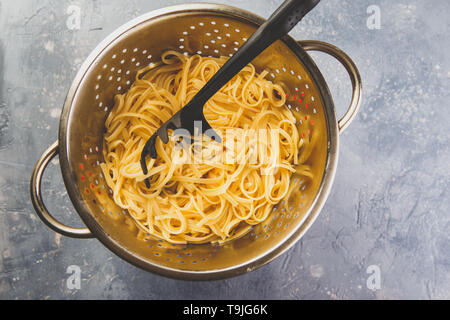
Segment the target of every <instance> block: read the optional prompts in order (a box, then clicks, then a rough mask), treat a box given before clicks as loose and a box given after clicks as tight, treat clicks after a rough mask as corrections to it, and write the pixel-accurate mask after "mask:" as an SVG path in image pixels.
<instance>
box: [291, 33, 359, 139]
mask: <svg viewBox="0 0 450 320" xmlns="http://www.w3.org/2000/svg"><path fill="white" fill-rule="evenodd" d="M298 44H299V45H301V46H302V48H303V49H304V50H306V51H320V52H323V53H327V54H329V55H331V56H332V57H334V58H336V60H338V61H339V62H340V63H341V64H342V65H343V66H344V68H345V69H346V70H347V72H348V75H349V76H350V80H351V81H352V87H353V95H352V101H351V103H350V107H349V108H348V110H347V112H346V113H345V115H344V116H343V117H342V118H341V119H340V120H339V121H338V127H339V132H340V133H342V132H343V131H344V130H345V129H346V128H347V126H348V125H349V124H350V123H351V122H352V121H353V119H355V117H356V114H357V113H358V110H359V106H360V105H361V97H362V82H361V75H360V74H359V71H358V68H357V67H356V65H355V63H354V62H353V60H352V59H351V58H350V57H349V56H348V55H347V54H346V53H345V52H344V51H342V50H341V49H339V48H338V47H336V46H334V45H331V44H329V43H326V42H322V41H317V40H305V41H298Z"/></svg>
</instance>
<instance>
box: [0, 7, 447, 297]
mask: <svg viewBox="0 0 450 320" xmlns="http://www.w3.org/2000/svg"><path fill="white" fill-rule="evenodd" d="M182 2H187V1H186V0H152V1H148V0H127V1H123V0H73V1H60V0H15V1H13V0H0V299H138V298H139V299H182V298H193V299H226V298H233V299H430V298H435V299H449V298H450V213H449V211H450V191H449V187H450V150H449V141H450V139H449V138H450V125H449V124H450V108H449V101H450V96H449V88H450V60H449V59H450V58H449V57H450V55H449V54H448V52H449V50H450V40H449V36H448V35H449V33H450V28H449V21H450V20H449V19H448V16H449V14H450V3H449V2H448V1H447V0H434V1H425V0H403V1H391V0H361V1H350V0H348V1H344V0H328V1H326V0H323V1H322V3H321V4H320V5H319V6H318V7H317V8H316V10H315V11H314V12H312V13H311V14H310V15H309V16H308V17H307V18H305V20H304V21H303V22H302V23H301V25H298V26H297V27H296V28H295V29H294V30H293V31H292V32H291V35H292V36H294V37H295V38H297V39H318V40H324V41H327V42H330V43H333V44H335V45H337V46H339V47H341V48H342V49H344V50H345V51H346V52H347V53H348V54H349V55H350V56H351V57H352V58H353V59H354V60H355V62H356V64H357V65H358V67H359V70H360V72H361V75H362V78H363V81H364V100H363V104H362V107H361V111H360V113H359V115H358V116H357V118H356V120H355V121H354V122H353V123H352V125H351V126H350V127H349V128H348V130H347V131H346V132H345V133H343V134H342V136H341V140H340V143H341V145H340V159H339V166H338V173H337V176H336V179H335V183H334V185H333V189H332V192H331V194H330V197H329V198H328V200H327V203H326V205H325V207H324V209H323V211H322V213H321V215H320V217H319V218H318V220H317V221H316V222H315V224H314V225H313V227H312V228H311V229H310V230H309V232H308V233H307V234H306V235H305V237H304V238H303V239H302V240H301V241H300V242H298V243H297V244H296V245H295V246H294V247H293V248H292V249H290V250H289V251H288V252H287V253H285V254H284V255H283V256H281V257H279V258H278V259H276V260H275V261H273V262H272V263H270V264H268V265H266V266H264V267H262V268H260V269H258V270H256V271H254V272H251V273H249V274H246V275H243V276H239V277H237V278H232V279H228V280H222V281H214V282H200V283H198V282H187V281H177V280H172V279H166V278H163V277H160V276H157V275H153V274H149V273H147V272H144V271H142V270H140V269H137V268H135V267H134V266H132V265H130V264H128V263H127V262H125V261H122V260H120V259H119V258H117V257H116V256H115V255H114V254H113V253H111V252H110V251H108V250H107V249H105V248H104V247H103V246H102V245H101V244H100V243H99V242H98V241H97V240H74V239H70V238H65V237H60V236H58V235H56V234H55V233H53V232H52V231H50V230H49V229H48V228H47V227H46V226H45V225H44V224H43V223H42V222H41V221H40V220H39V219H38V218H37V217H36V215H35V213H34V210H33V208H32V206H31V203H30V200H29V191H28V188H29V186H28V184H29V178H30V175H31V171H32V169H33V166H34V163H35V161H36V160H37V158H38V157H39V156H40V154H41V153H42V152H43V151H44V149H45V148H47V147H48V146H49V145H50V144H51V143H52V142H54V141H55V140H56V139H57V132H58V124H59V122H58V121H59V116H60V111H61V108H62V104H63V101H64V98H65V95H66V93H67V90H68V88H69V86H70V84H71V82H72V80H73V77H74V76H75V74H76V72H77V70H78V68H79V66H80V65H81V63H82V61H83V60H84V59H85V58H86V57H87V55H88V54H89V52H90V51H91V50H92V49H93V48H94V47H95V46H96V45H97V44H98V43H99V42H100V41H101V40H102V39H103V38H104V37H105V36H107V35H108V34H109V33H110V32H112V31H113V30H114V29H115V28H117V27H119V26H120V25H121V24H123V23H125V22H127V21H128V20H130V19H132V18H133V17H136V16H138V15H140V14H143V13H145V12H148V11H150V10H153V9H156V8H160V7H164V6H167V5H172V4H178V3H182ZM211 2H214V1H211ZM216 2H219V1H216ZM223 2H224V3H227V4H230V5H234V6H237V7H241V8H244V9H247V10H250V11H253V12H255V13H256V14H259V15H261V16H264V17H268V16H269V14H270V13H271V12H272V11H273V10H274V9H275V8H276V7H277V5H278V4H279V3H280V2H281V0H270V1H269V0H254V1H244V0H223ZM71 5H75V6H76V7H78V8H80V14H81V15H80V17H81V19H80V28H79V30H77V29H76V28H75V30H70V29H69V27H70V26H72V27H73V26H74V23H75V25H76V21H68V20H69V18H71V14H70V12H71V11H70V10H69V7H70V6H71ZM373 5H375V6H376V7H375V10H376V8H379V10H380V18H381V19H380V26H379V27H380V28H379V29H378V28H375V29H373V28H369V27H370V26H371V22H373V20H372V18H371V17H372V15H373V12H376V11H371V10H372V8H373V7H370V6H373ZM68 10H69V11H68ZM368 23H369V24H368ZM368 26H369V27H368ZM312 55H313V57H314V59H315V60H316V61H317V63H318V65H319V67H320V69H321V70H322V71H323V74H324V76H325V77H326V79H327V81H328V83H329V85H330V88H331V91H332V94H333V97H334V100H335V104H336V106H337V109H338V114H343V112H344V110H345V108H346V105H347V104H348V102H349V99H350V84H349V83H348V79H347V76H346V74H345V71H344V69H343V68H342V67H341V66H340V65H339V64H338V63H337V62H335V61H333V60H332V59H331V58H329V57H326V56H325V55H323V54H312ZM54 164H55V165H54V166H52V167H51V168H50V169H49V170H48V172H46V174H45V179H44V182H43V187H44V192H45V198H46V201H47V203H48V207H49V208H50V210H51V211H52V212H55V214H56V216H57V217H58V218H60V219H61V220H63V221H64V222H66V223H68V224H72V225H74V226H81V225H82V224H81V222H80V221H79V219H78V217H77V214H76V213H75V211H74V209H73V207H72V205H71V203H70V201H69V200H68V197H67V194H66V192H65V188H64V184H63V182H62V178H61V175H60V171H59V168H58V164H57V161H55V163H54ZM70 265H77V266H79V267H80V268H81V287H80V289H70V288H68V287H67V278H68V277H69V276H70V275H69V274H67V273H66V271H67V267H68V266H70ZM378 271H379V272H378ZM373 272H375V273H373ZM377 275H379V276H380V277H379V280H380V282H379V283H377V282H376V281H375V282H372V281H371V280H373V279H376V278H374V277H376V276H377ZM378 284H379V285H378Z"/></svg>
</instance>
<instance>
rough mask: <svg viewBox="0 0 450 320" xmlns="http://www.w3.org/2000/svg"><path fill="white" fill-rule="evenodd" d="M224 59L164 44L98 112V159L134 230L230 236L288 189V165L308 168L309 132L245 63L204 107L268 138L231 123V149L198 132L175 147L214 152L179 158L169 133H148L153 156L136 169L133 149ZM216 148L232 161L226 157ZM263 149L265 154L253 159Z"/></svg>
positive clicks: (220, 125) (263, 215)
mask: <svg viewBox="0 0 450 320" xmlns="http://www.w3.org/2000/svg"><path fill="white" fill-rule="evenodd" d="M225 62H226V58H224V57H222V58H211V57H201V56H199V55H194V56H185V55H182V54H180V53H177V52H175V51H168V52H166V53H164V54H163V55H162V58H161V62H160V63H158V64H155V65H153V66H149V67H146V68H144V69H142V70H140V71H139V72H138V73H137V76H136V81H135V83H134V84H133V85H132V87H131V88H130V89H129V91H128V92H127V93H125V94H121V95H117V96H116V97H115V106H114V108H113V109H112V111H111V113H110V114H109V116H108V118H107V120H106V122H105V125H106V133H105V137H104V150H105V163H102V164H101V168H102V170H103V173H104V176H105V178H106V182H107V185H108V186H109V187H110V188H111V190H112V192H113V199H114V201H115V203H116V204H117V205H118V206H120V207H121V208H123V209H125V210H127V211H128V213H129V216H130V217H131V218H132V219H133V220H134V221H135V223H136V225H137V226H138V227H139V228H140V229H141V230H142V231H144V232H145V233H147V234H149V235H151V236H154V237H155V238H157V239H164V240H167V241H169V242H171V243H204V242H217V241H219V242H222V241H225V240H230V239H233V238H236V237H240V236H242V235H243V234H245V233H246V232H248V230H250V228H251V226H253V225H255V224H258V223H261V222H262V221H264V220H265V219H267V217H268V216H269V214H270V212H272V209H273V206H274V205H275V204H277V203H278V202H280V201H282V200H283V199H286V198H287V197H288V196H289V194H291V193H292V191H293V189H294V187H293V185H294V184H293V183H291V177H292V175H293V174H294V173H298V174H301V175H303V176H305V177H307V178H312V172H311V169H310V167H309V166H308V165H307V164H305V162H306V161H307V159H308V158H309V155H310V154H311V152H312V148H313V146H314V140H315V139H313V138H312V139H308V140H305V139H302V138H300V134H299V132H298V129H297V126H296V118H295V116H294V115H293V114H292V112H291V110H289V109H288V108H287V107H286V105H285V102H286V101H285V96H286V95H285V92H284V90H283V88H282V87H281V86H279V85H277V84H273V83H272V82H271V81H268V80H266V79H265V77H266V75H267V74H268V73H267V71H263V72H261V73H260V74H258V73H257V72H256V70H255V67H254V66H253V65H251V64H250V65H248V66H246V67H245V68H244V69H243V70H242V71H241V72H240V73H239V74H238V75H236V76H235V77H234V78H233V79H232V80H231V81H230V82H229V83H228V84H226V85H225V86H224V87H223V88H222V89H221V90H220V91H219V92H217V93H216V94H215V95H214V96H213V97H212V98H211V99H210V100H209V101H208V102H207V103H206V105H205V107H204V114H205V117H206V119H207V120H208V122H209V123H210V124H211V126H212V127H213V128H214V129H215V130H216V131H217V132H219V133H224V132H226V130H227V129H239V130H262V132H264V135H265V136H266V137H267V138H269V139H261V136H257V137H256V138H255V137H254V136H251V135H249V136H247V137H245V136H243V135H242V134H239V132H238V134H236V135H233V138H232V139H228V141H231V140H233V141H234V140H236V141H234V142H235V144H234V149H237V150H232V149H233V148H232V147H233V145H228V144H227V142H226V141H224V144H223V148H222V146H220V147H218V148H216V147H215V146H214V143H215V142H212V141H211V140H209V138H207V137H204V136H203V137H201V138H200V139H198V140H196V141H193V143H192V145H191V146H190V149H188V150H187V151H186V150H183V152H181V153H180V154H183V155H194V157H193V159H194V160H196V156H197V155H196V152H195V151H194V150H196V148H197V147H200V148H202V150H203V151H208V152H213V151H215V152H218V154H214V156H212V155H211V157H204V159H203V160H202V159H201V161H191V162H188V163H186V162H182V161H181V162H180V161H177V159H178V158H176V157H175V156H174V150H175V148H176V144H175V141H174V140H173V139H172V140H170V141H169V143H168V144H166V145H164V144H163V143H162V142H161V141H160V139H157V143H156V149H157V152H158V158H157V159H156V160H155V159H150V158H148V159H147V165H148V174H147V175H144V174H143V172H142V170H141V166H140V155H141V152H142V148H143V147H144V144H145V143H146V141H147V140H148V139H149V138H150V136H151V135H152V134H153V133H154V132H155V131H156V130H157V129H158V128H159V127H160V126H161V125H162V124H163V123H164V122H165V121H167V120H168V119H169V118H170V117H171V116H172V115H174V114H175V113H176V112H177V111H178V110H179V109H180V108H182V107H183V106H184V105H185V104H186V103H187V102H189V101H190V99H192V98H193V97H194V96H195V94H196V93H197V92H198V91H199V90H200V89H201V88H202V87H203V86H204V85H205V84H206V82H207V81H208V80H209V79H211V77H212V76H213V75H214V74H215V73H216V72H217V71H218V70H219V69H220V67H221V66H222V65H223V64H224V63H225ZM277 93H279V94H277ZM273 130H278V131H277V132H279V136H278V140H277V141H275V142H276V144H277V146H275V145H274V143H273V141H271V139H270V137H271V134H272V133H273V132H274V131H273ZM227 132H228V131H227ZM240 132H241V133H242V132H243V131H240ZM260 132H261V131H260ZM315 134H317V133H315ZM222 137H223V138H228V136H226V137H225V136H223V135H222ZM246 139H247V140H246ZM224 140H225V139H224ZM246 142H247V143H246ZM230 146H231V147H230ZM220 151H224V152H225V153H226V154H227V156H230V155H231V158H232V159H234V160H235V161H234V162H231V163H228V162H227V161H226V160H227V158H226V157H225V156H224V155H222V157H221V155H220ZM208 154H209V153H208ZM211 154H212V153H211ZM252 156H253V157H252ZM180 157H181V156H180ZM268 158H270V159H272V161H270V162H269V161H263V160H266V159H268ZM217 159H218V161H214V160H217ZM254 160H256V161H254ZM146 178H150V181H151V188H150V189H147V188H146V186H145V183H144V180H145V179H146Z"/></svg>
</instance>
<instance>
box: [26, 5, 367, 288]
mask: <svg viewBox="0 0 450 320" xmlns="http://www.w3.org/2000/svg"><path fill="white" fill-rule="evenodd" d="M263 22H264V19H262V18H260V17H258V16H256V15H254V14H252V13H249V12H247V11H244V10H241V9H237V8H234V7H229V6H225V5H218V4H204V3H203V4H186V5H179V6H173V7H168V8H164V9H160V10H156V11H153V12H150V13H148V14H145V15H143V16H141V17H139V18H136V19H134V20H132V21H130V22H129V23H127V24H125V25H124V26H122V27H120V28H119V29H118V30H117V31H115V32H114V33H112V34H111V35H110V36H109V37H108V38H106V39H105V40H104V41H103V42H102V43H101V44H100V45H99V46H98V47H97V48H96V49H95V50H94V51H93V52H92V54H91V55H90V56H89V57H88V58H87V60H86V61H85V62H84V64H83V65H82V67H81V69H80V71H79V72H78V74H77V76H76V78H75V80H74V82H73V84H72V86H71V88H70V90H69V92H68V95H67V98H66V101H65V104H64V108H63V111H62V115H61V121H60V127H59V138H58V141H57V142H56V143H55V144H53V145H52V146H51V147H50V148H49V149H48V150H46V151H45V152H44V154H43V155H42V157H41V158H40V159H39V161H38V162H37V164H36V167H35V169H34V171H33V174H32V178H31V184H30V191H31V199H32V202H33V205H34V208H35V210H36V212H37V214H38V215H39V217H40V218H41V219H42V220H43V222H45V223H46V224H47V225H48V226H49V227H50V228H51V229H53V230H54V231H56V232H58V233H61V234H63V235H65V236H69V237H74V238H91V237H96V238H97V239H99V240H100V241H101V242H102V243H103V244H104V245H105V246H106V247H108V248H109V249H110V250H112V251H113V252H114V253H115V254H117V255H118V256H120V257H122V258H123V259H125V260H127V261H129V262H131V263H132V264H134V265H136V266H139V267H141V268H143V269H145V270H148V271H153V272H156V273H159V274H162V275H165V276H169V277H174V278H181V279H203V280H206V279H217V278H225V277H230V276H235V275H238V274H241V273H244V272H248V271H251V270H254V269H255V268H257V267H259V266H261V265H263V264H265V263H267V262H269V261H271V260H272V259H274V258H275V257H277V256H278V255H280V254H281V253H283V252H284V251H286V250H287V249H288V248H289V247H290V246H292V245H293V244H294V243H295V242H296V241H297V240H298V239H299V238H301V237H302V235H303V234H304V233H305V232H306V230H307V229H308V228H309V227H310V226H311V224H312V223H313V221H314V220H315V219H316V217H317V215H318V214H319V212H320V210H321V208H322V206H323V204H324V202H325V200H326V198H327V196H328V193H329V191H330V188H331V185H332V181H333V178H334V174H335V170H336V164H337V158H338V136H339V133H340V132H342V130H344V129H345V128H346V127H347V125H348V124H349V123H350V122H351V120H352V119H353V118H354V116H355V115H356V112H357V110H358V108H359V104H360V98H361V80H360V76H359V73H358V70H357V69H356V67H355V65H354V63H353V62H352V61H351V59H350V58H349V57H348V56H347V55H346V54H345V53H344V52H342V51H341V50H339V49H338V48H336V47H334V46H332V45H330V44H327V43H323V42H319V41H300V42H296V41H295V40H293V39H292V38H291V37H289V36H286V37H284V38H283V40H280V41H277V42H275V43H274V44H273V45H272V46H270V47H269V48H268V49H266V50H265V51H264V52H263V53H262V54H261V55H260V56H259V57H258V58H256V59H255V60H254V61H253V64H254V65H255V66H256V68H257V69H258V71H259V72H261V71H263V70H268V71H269V79H270V80H272V81H274V82H277V83H281V84H282V85H283V86H284V88H285V90H286V92H287V93H288V94H287V95H288V96H287V104H288V107H289V108H291V110H292V111H293V112H294V113H295V114H296V116H297V118H298V119H299V121H298V125H299V132H300V134H301V135H302V136H303V137H305V138H308V136H310V135H311V134H313V133H314V131H315V130H320V133H321V134H320V137H319V141H318V143H317V145H316V147H315V149H314V150H313V152H312V154H311V157H310V158H309V160H308V163H309V165H310V166H311V168H312V172H313V174H314V176H315V179H313V180H312V181H308V180H305V179H303V180H302V177H300V176H299V177H294V179H300V181H299V183H300V188H299V189H298V190H296V191H295V192H294V193H293V194H292V196H291V197H290V198H289V199H286V200H285V201H283V202H282V203H280V204H279V205H277V206H276V207H275V208H274V210H273V213H272V214H271V215H270V217H269V218H268V220H267V221H265V222H264V223H261V224H260V225H257V226H255V227H254V228H253V230H252V231H251V232H249V233H248V234H246V235H245V236H244V237H242V238H239V239H236V240H234V241H231V242H228V243H225V244H222V245H218V244H214V245H213V244H201V245H197V244H196V245H174V244H171V243H167V242H164V241H161V240H154V239H152V237H151V236H146V235H144V236H142V234H140V233H139V232H138V229H137V227H136V226H135V225H134V223H133V222H132V220H131V219H130V218H129V217H128V214H127V212H126V211H123V210H122V209H120V208H119V207H118V206H117V205H116V204H115V203H114V201H113V199H112V197H111V190H109V188H108V186H107V185H106V181H105V178H104V176H103V175H102V173H101V169H100V166H99V165H100V163H102V162H103V159H104V158H103V156H104V155H103V150H102V146H103V134H104V132H105V125H104V123H105V120H106V117H107V116H108V113H109V112H110V110H111V108H112V107H113V104H114V96H115V95H116V94H118V93H124V92H126V91H127V90H128V89H129V88H130V86H131V85H132V83H133V81H134V78H135V75H136V72H137V71H138V70H139V69H141V68H143V67H145V66H147V65H149V64H151V63H155V62H157V61H158V60H159V57H160V56H161V54H162V53H163V52H164V51H166V50H169V49H171V50H178V51H180V52H183V53H186V54H194V53H197V54H201V55H207V56H209V55H210V56H217V57H218V56H229V55H232V54H233V53H234V52H235V51H236V50H237V49H238V48H239V46H240V45H242V43H244V42H245V41H246V39H247V38H248V37H249V36H250V35H251V34H252V33H253V32H254V31H255V30H256V29H257V27H258V26H259V25H260V24H262V23H263ZM309 50H318V51H322V52H326V53H328V54H330V55H332V56H333V57H335V58H336V59H337V60H338V61H340V62H341V63H342V64H343V65H344V67H345V68H346V70H347V71H348V73H349V75H350V79H351V81H352V85H353V97H352V102H351V105H350V107H349V109H348V111H347V113H346V114H345V116H344V117H343V118H342V119H341V120H340V121H339V122H337V120H336V116H335V109H334V105H333V101H332V98H331V95H330V92H329V90H328V87H327V85H326V83H325V81H324V79H323V77H322V75H321V73H320V71H319V69H318V68H317V67H316V65H315V64H314V62H313V60H312V59H311V57H310V56H309V55H308V53H307V51H309ZM56 155H59V158H60V161H59V163H60V166H61V171H62V175H63V179H64V183H65V186H66V188H67V191H68V194H69V197H70V199H71V200H72V202H73V205H74V207H75V209H76V210H77V212H78V213H79V215H80V217H81V219H82V220H83V222H84V223H85V224H86V226H87V228H86V229H77V228H72V227H69V226H66V225H64V224H62V223H60V222H58V221H57V220H56V219H54V218H53V217H52V216H51V214H50V213H49V212H48V210H47V209H46V207H45V204H44V202H43V199H42V194H41V179H42V175H43V173H44V170H45V168H46V167H47V165H48V164H49V162H50V161H51V159H53V158H54V157H55V156H56ZM297 182H298V180H297Z"/></svg>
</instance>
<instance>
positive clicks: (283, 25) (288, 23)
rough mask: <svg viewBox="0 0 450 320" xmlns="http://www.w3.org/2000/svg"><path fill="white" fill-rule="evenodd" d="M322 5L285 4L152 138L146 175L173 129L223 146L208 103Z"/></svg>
mask: <svg viewBox="0 0 450 320" xmlns="http://www.w3.org/2000/svg"><path fill="white" fill-rule="evenodd" d="M319 2H320V0H286V1H285V2H283V4H282V5H281V6H280V7H279V8H278V9H277V10H276V11H275V12H274V13H273V14H272V15H271V16H270V18H269V19H268V20H267V21H266V22H265V23H264V24H262V25H261V26H260V27H259V28H258V30H256V31H255V33H253V35H252V36H251V37H250V38H249V39H248V40H247V41H246V42H245V43H244V44H243V45H242V47H240V48H239V50H238V51H237V52H236V53H235V54H234V55H233V56H232V57H231V58H230V59H229V60H228V61H227V62H226V63H225V64H224V65H223V66H222V68H220V69H219V71H217V72H216V74H215V75H214V76H213V77H212V78H211V80H209V81H208V82H207V83H206V85H205V86H204V87H203V88H202V89H201V90H200V91H199V92H198V93H197V95H195V96H194V98H193V99H192V100H191V101H190V102H188V104H187V105H185V106H184V107H183V108H182V109H180V110H179V111H178V112H177V113H175V115H173V116H172V118H170V119H169V120H168V121H167V122H166V123H164V124H163V125H162V126H161V127H160V128H159V129H158V130H156V132H155V133H154V134H153V135H152V136H151V137H150V139H149V140H148V141H147V142H146V144H145V146H144V148H143V150H142V153H141V167H142V171H143V172H144V174H147V173H148V169H147V164H146V158H147V155H150V157H152V158H153V159H156V158H157V156H158V155H157V152H156V146H155V144H156V139H157V138H158V137H160V138H161V141H162V142H163V143H164V144H166V143H167V142H168V141H169V132H168V130H169V129H172V130H176V129H186V130H188V131H189V132H190V134H191V135H192V136H193V135H195V134H203V133H206V134H207V135H208V136H209V137H211V138H214V139H215V140H216V141H217V142H221V138H220V136H219V135H218V134H217V133H215V132H214V130H213V129H212V128H211V126H210V125H209V123H208V121H206V119H205V116H204V114H203V106H204V105H205V103H206V102H207V101H208V100H209V99H210V98H211V97H212V96H213V95H214V94H215V93H216V92H217V91H219V90H220V89H221V88H222V87H223V86H224V85H225V84H227V83H228V81H230V80H231V79H232V78H233V77H234V76H235V75H236V74H238V73H239V72H240V71H241V70H242V69H243V68H244V67H245V66H246V65H247V64H249V63H250V62H251V61H252V60H253V59H254V58H256V57H257V56H258V55H259V54H260V53H261V52H263V51H264V50H265V49H266V48H267V47H268V46H270V45H271V44H272V43H273V42H275V41H276V40H279V39H281V38H282V37H283V36H284V35H286V34H287V33H288V32H289V31H291V30H292V28H294V26H296V25H297V24H298V23H299V22H300V21H301V20H302V19H303V17H304V16H305V15H306V14H307V13H308V12H309V11H311V10H312V9H313V8H314V7H315V6H316V5H317V4H318V3H319ZM196 121H200V122H201V127H200V128H199V129H200V130H201V132H195V131H194V129H195V128H194V123H195V122H196ZM145 184H146V186H147V188H150V181H149V179H148V178H147V179H145Z"/></svg>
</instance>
